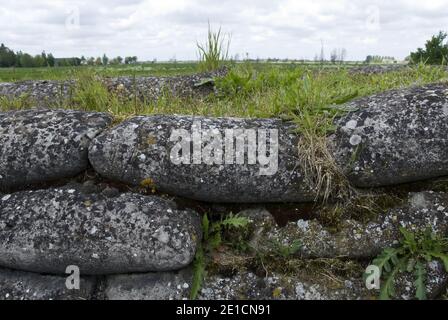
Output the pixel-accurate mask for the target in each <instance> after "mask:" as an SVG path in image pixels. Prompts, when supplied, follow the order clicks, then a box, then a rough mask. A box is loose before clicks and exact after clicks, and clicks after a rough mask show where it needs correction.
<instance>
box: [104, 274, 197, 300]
mask: <svg viewBox="0 0 448 320" xmlns="http://www.w3.org/2000/svg"><path fill="white" fill-rule="evenodd" d="M192 279H193V272H192V269H190V268H188V269H183V270H180V271H178V272H155V273H145V274H127V275H126V274H125V275H112V276H108V277H107V279H106V286H105V288H104V298H105V299H106V300H182V299H188V298H189V297H190V290H191V283H192Z"/></svg>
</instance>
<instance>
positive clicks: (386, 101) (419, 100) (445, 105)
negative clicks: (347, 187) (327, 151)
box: [331, 84, 448, 187]
mask: <svg viewBox="0 0 448 320" xmlns="http://www.w3.org/2000/svg"><path fill="white" fill-rule="evenodd" d="M347 107H348V109H353V110H356V111H354V112H350V113H349V114H347V115H346V116H344V117H342V118H340V119H339V120H338V121H337V122H336V123H337V125H338V127H339V128H338V130H337V131H336V133H335V135H334V136H333V137H332V142H331V146H332V149H333V152H334V157H335V159H336V161H337V163H338V164H339V165H340V166H341V167H342V168H344V170H345V171H346V173H347V175H348V177H349V179H350V181H351V182H352V183H353V184H354V185H355V186H358V187H377V186H384V185H393V184H399V183H406V182H412V181H418V180H422V179H428V178H434V177H438V176H443V175H447V174H448V139H447V136H448V85H447V84H431V85H426V86H422V87H412V88H407V89H400V90H392V91H388V92H385V93H380V94H377V95H374V96H370V97H367V98H362V99H359V100H355V101H353V102H350V103H349V104H348V105H347Z"/></svg>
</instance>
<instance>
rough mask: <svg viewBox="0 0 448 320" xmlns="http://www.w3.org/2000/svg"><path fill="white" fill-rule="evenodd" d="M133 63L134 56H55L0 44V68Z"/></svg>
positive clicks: (135, 59) (135, 58)
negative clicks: (13, 48) (110, 57)
mask: <svg viewBox="0 0 448 320" xmlns="http://www.w3.org/2000/svg"><path fill="white" fill-rule="evenodd" d="M123 63H124V64H134V63H137V57H136V56H129V57H125V58H124V59H123V58H122V57H120V56H118V57H115V58H113V59H109V58H108V57H107V56H106V54H104V55H103V57H97V58H95V57H90V58H87V59H86V58H85V57H84V56H82V57H81V58H77V57H73V58H55V57H54V56H53V55H52V54H51V53H48V54H47V53H45V51H44V52H42V53H41V54H38V55H34V56H32V55H30V54H28V53H23V52H22V51H18V52H14V51H13V50H11V49H9V48H8V47H6V46H5V45H4V44H3V43H2V44H1V45H0V68H8V67H16V68H20V67H23V68H33V67H75V66H81V65H89V66H95V65H108V64H109V65H118V64H123Z"/></svg>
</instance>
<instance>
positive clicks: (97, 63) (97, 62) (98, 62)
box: [95, 57, 103, 66]
mask: <svg viewBox="0 0 448 320" xmlns="http://www.w3.org/2000/svg"><path fill="white" fill-rule="evenodd" d="M102 64H103V61H102V60H101V58H100V57H98V58H96V60H95V65H97V66H100V65H102Z"/></svg>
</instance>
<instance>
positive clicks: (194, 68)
mask: <svg viewBox="0 0 448 320" xmlns="http://www.w3.org/2000/svg"><path fill="white" fill-rule="evenodd" d="M250 63H251V65H252V66H253V68H254V69H257V70H258V71H262V70H266V69H269V68H271V67H275V68H277V69H279V70H288V69H294V68H297V67H302V68H322V67H323V68H327V69H329V68H333V69H337V68H341V67H347V68H350V67H353V66H357V65H359V64H360V63H359V62H346V63H344V64H331V63H326V64H324V65H322V64H321V63H313V62H307V63H304V62H255V61H254V62H250ZM230 64H231V65H237V64H246V63H244V62H238V63H230ZM198 71H201V68H200V65H199V63H198V62H156V63H151V62H147V63H139V64H135V65H108V66H93V67H92V66H79V67H55V68H46V67H45V68H0V82H16V81H23V80H65V79H72V78H76V77H77V74H78V73H80V72H94V73H96V74H98V75H100V76H104V77H118V76H134V75H135V76H137V77H139V76H174V75H184V74H192V73H196V72H198Z"/></svg>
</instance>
